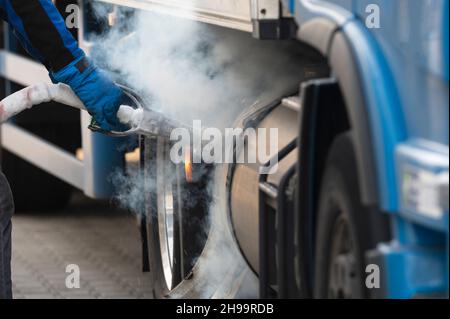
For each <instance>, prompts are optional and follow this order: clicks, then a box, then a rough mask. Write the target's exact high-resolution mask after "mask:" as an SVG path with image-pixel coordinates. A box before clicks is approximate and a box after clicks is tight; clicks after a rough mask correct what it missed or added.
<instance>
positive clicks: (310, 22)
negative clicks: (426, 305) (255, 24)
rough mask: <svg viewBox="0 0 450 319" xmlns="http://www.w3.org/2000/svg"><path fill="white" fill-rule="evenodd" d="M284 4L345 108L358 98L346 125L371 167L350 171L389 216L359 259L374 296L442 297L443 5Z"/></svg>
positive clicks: (367, 1)
mask: <svg viewBox="0 0 450 319" xmlns="http://www.w3.org/2000/svg"><path fill="white" fill-rule="evenodd" d="M285 5H286V6H288V7H289V8H290V10H291V12H292V13H293V14H294V16H295V19H296V21H297V23H298V25H299V36H300V38H301V39H302V40H303V41H306V42H307V43H309V44H311V45H313V46H314V47H316V48H317V49H318V50H320V51H321V52H322V53H323V54H324V55H325V56H327V57H328V59H329V61H330V64H331V65H332V68H333V69H334V72H335V74H334V75H335V76H336V78H337V79H338V81H339V82H340V85H341V87H342V89H343V91H344V97H345V99H346V103H347V105H352V103H353V102H352V100H354V99H355V98H356V96H357V95H361V97H360V98H359V99H358V100H357V101H354V107H355V108H357V109H355V110H353V111H351V112H353V113H354V114H355V115H354V116H351V117H352V118H353V120H354V121H355V124H356V123H357V122H358V121H359V120H357V118H358V116H361V115H360V113H361V112H364V113H365V115H362V117H363V118H366V120H367V122H365V124H364V125H363V126H361V127H359V128H358V129H357V130H358V131H359V133H358V135H360V136H364V135H365V134H367V137H368V139H367V140H365V139H364V138H361V139H360V141H358V142H357V144H358V143H360V144H361V145H359V146H357V148H359V149H360V150H361V151H360V152H361V153H362V154H361V157H360V158H361V159H362V160H363V161H365V162H366V164H367V163H370V162H371V160H370V159H369V158H367V157H366V155H364V153H365V154H367V151H365V150H364V149H366V150H367V148H366V146H367V145H364V144H366V143H370V149H371V151H370V152H371V153H372V155H373V161H372V163H373V164H368V165H365V166H364V165H358V170H359V172H360V174H359V175H360V176H365V175H366V174H364V170H367V169H373V170H374V171H375V172H376V173H375V178H374V179H373V180H371V181H367V180H365V181H362V185H364V184H366V185H367V186H366V189H370V187H371V186H373V185H376V191H372V192H370V194H366V195H363V197H364V201H366V203H376V204H377V205H378V207H379V208H380V210H381V211H382V212H383V213H387V214H389V216H390V217H389V218H390V221H391V223H390V224H391V228H392V241H391V242H389V243H383V244H380V245H378V247H377V249H376V250H374V251H371V252H369V253H368V254H367V256H366V257H367V259H368V262H369V261H372V262H374V263H380V264H382V265H383V267H382V268H383V269H384V276H385V282H386V286H387V288H386V289H385V291H384V296H385V297H390V298H411V297H420V296H433V295H435V296H439V295H440V296H448V269H449V267H448V266H449V265H448V254H449V246H448V242H449V241H448V238H449V237H448V164H449V157H448V156H449V146H448V145H449V144H448V143H449V140H448V138H449V131H448V127H449V125H448V124H449V123H448V121H449V91H448V90H449V87H448V85H449V82H448V80H449V79H448V68H449V66H448V59H449V54H448V38H449V34H448V33H449V25H448V6H449V3H448V1H447V0H435V1H408V0H405V1H390V0H335V1H332V0H330V1H322V0H292V1H285ZM343 47H346V49H343ZM343 50H347V55H346V56H344V55H342V54H341V53H340V52H339V51H342V52H343ZM349 57H350V58H351V61H350V63H349V62H348V61H346V59H348V58H349ZM343 66H345V67H343ZM349 66H351V67H350V68H349ZM355 77H356V78H355ZM352 81H355V82H358V83H359V85H353V84H351V83H350V82H352ZM345 82H347V83H345ZM346 91H347V93H346ZM362 109H364V111H362ZM357 113H358V114H359V115H358V114H357ZM360 118H361V117H360ZM368 184H369V185H368ZM362 187H363V188H364V186H362ZM362 193H363V194H364V193H365V191H364V190H363V191H362ZM375 194H376V195H375Z"/></svg>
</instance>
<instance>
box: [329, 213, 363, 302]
mask: <svg viewBox="0 0 450 319" xmlns="http://www.w3.org/2000/svg"><path fill="white" fill-rule="evenodd" d="M331 239H332V242H331V258H330V264H329V265H330V266H329V267H330V268H329V272H328V273H329V284H328V297H329V298H337V299H350V298H362V291H361V288H360V283H361V278H362V277H361V273H360V271H358V267H357V259H356V247H355V241H354V239H353V236H352V234H351V231H350V225H349V222H348V220H347V219H346V218H345V217H344V215H343V214H340V215H339V217H338V218H337V219H336V222H335V224H334V227H333V232H332V237H331Z"/></svg>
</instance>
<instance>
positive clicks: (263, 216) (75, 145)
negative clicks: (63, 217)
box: [0, 0, 449, 298]
mask: <svg viewBox="0 0 450 319" xmlns="http://www.w3.org/2000/svg"><path fill="white" fill-rule="evenodd" d="M55 4H56V5H57V6H58V8H60V10H61V12H62V14H63V15H65V16H67V15H68V14H69V13H70V12H71V11H70V10H69V11H68V10H66V9H67V8H69V6H71V5H76V6H77V8H79V10H80V11H79V16H77V19H78V21H79V22H80V23H79V25H78V28H75V29H73V32H74V34H75V35H76V36H77V37H78V41H79V44H80V46H81V47H82V48H83V49H84V50H85V51H86V52H91V49H92V48H93V46H95V43H94V42H95V41H96V39H97V37H96V36H95V35H96V34H97V35H98V34H101V33H103V32H105V31H108V30H114V28H118V27H120V25H121V23H120V22H118V20H120V19H127V17H129V16H130V15H132V14H135V13H136V12H142V11H146V12H149V13H151V14H153V15H155V16H158V17H162V18H163V19H169V18H170V19H187V20H191V21H195V22H196V23H198V24H201V25H204V27H205V28H206V29H207V30H208V32H210V33H212V34H214V35H215V37H216V38H217V39H218V41H220V40H221V39H222V38H225V37H226V39H228V40H227V41H228V42H227V45H233V43H234V42H233V41H234V39H239V40H236V42H235V46H234V47H237V48H239V43H242V41H244V42H246V41H248V42H250V41H252V43H253V42H255V43H258V44H255V45H256V46H257V48H258V50H259V51H264V50H266V49H267V48H268V47H269V46H270V50H272V49H273V48H274V47H275V48H276V47H277V46H278V45H279V46H280V47H281V46H283V50H288V51H289V52H288V54H293V55H294V56H296V57H297V59H299V61H296V62H292V63H293V66H292V70H296V71H295V72H298V74H297V77H294V79H295V80H292V83H289V85H287V86H285V87H283V88H282V89H281V90H277V91H276V92H271V94H269V96H270V98H267V99H260V100H258V102H257V103H249V105H248V106H247V107H243V109H242V110H241V111H242V112H240V113H239V115H236V116H235V121H234V127H235V128H242V129H245V128H248V127H252V128H271V127H276V128H278V130H279V143H278V149H277V150H276V152H275V153H274V154H272V155H276V156H277V158H278V159H279V165H278V170H277V172H276V173H275V174H265V173H261V171H260V168H261V166H265V165H268V164H267V163H259V165H250V164H245V163H242V162H236V163H228V164H223V165H210V164H205V163H201V164H193V163H191V162H190V159H186V160H185V162H184V163H181V164H174V163H172V162H171V161H169V160H168V158H169V153H170V146H171V141H170V140H168V139H167V138H164V137H160V136H140V137H138V138H137V141H138V143H139V147H138V152H139V167H140V168H139V174H140V176H141V177H142V179H141V180H142V181H143V184H144V185H146V186H145V187H144V188H143V190H144V192H145V196H144V197H145V200H144V202H143V203H142V205H141V207H140V208H139V209H140V210H141V211H142V212H143V214H139V222H140V223H139V225H140V227H139V229H140V232H141V235H142V247H143V266H144V267H143V268H144V270H145V271H150V272H152V273H153V275H152V281H151V282H149V283H148V284H149V285H151V286H152V287H153V290H154V294H155V297H157V298H255V297H260V298H436V297H444V298H448V269H449V263H448V260H449V259H448V256H449V221H448V214H449V213H448V202H449V199H448V192H449V168H448V166H449V139H448V136H449V131H448V127H449V123H448V118H449V114H448V111H449V108H448V107H449V87H448V85H449V82H448V81H449V73H448V69H449V65H448V62H449V54H448V38H449V24H448V23H449V22H448V12H449V10H448V9H449V1H448V0H429V1H425V0H423V1H422V0H420V1H413V0H404V1H391V0H281V1H279V0H229V1H221V0H208V1H206V0H193V1H182V0H83V1H66V0H57V1H55ZM99 4H102V5H103V8H105V10H104V11H103V12H104V14H103V15H100V16H99V15H98V14H95V13H94V9H93V7H94V6H96V5H99ZM130 32H132V30H131V31H130ZM167 32H169V33H170V30H167ZM3 37H4V38H3V44H4V45H3V48H2V49H1V50H0V61H1V62H0V73H1V76H2V78H3V80H2V82H3V83H2V89H3V92H2V94H3V95H8V94H10V93H12V92H13V91H15V90H17V89H19V88H20V87H23V86H28V85H31V84H34V83H36V82H39V81H48V76H47V73H46V71H45V69H44V68H43V67H42V66H41V65H39V64H38V63H37V62H35V61H32V60H31V59H30V58H29V57H27V56H26V53H24V52H23V51H22V50H21V49H20V48H19V46H18V45H17V41H16V40H15V39H14V37H13V36H12V35H11V32H10V31H9V30H8V28H7V26H4V27H3ZM148 41H152V39H151V38H149V39H148ZM286 43H288V44H287V45H286ZM286 46H287V48H288V49H286ZM273 62H274V63H275V62H276V61H273ZM200 63H201V62H200ZM294 63H295V64H296V63H298V64H299V65H300V66H301V67H300V68H299V69H298V70H297V68H296V67H297V64H296V66H295V67H294ZM265 68H267V64H263V63H261V65H259V66H258V69H259V70H265ZM273 83H274V84H275V83H278V80H276V79H275V78H274V79H273ZM89 122H90V117H89V115H88V114H87V113H85V112H81V114H80V113H79V111H75V110H72V109H69V108H67V107H63V106H61V105H56V104H54V103H50V104H48V105H46V106H43V107H41V108H39V110H36V111H34V110H31V111H29V112H26V113H24V114H23V115H21V116H19V117H17V118H16V119H14V120H13V121H12V122H10V123H7V124H4V125H3V126H2V129H1V145H2V148H3V153H2V165H3V170H4V171H5V174H6V175H7V176H8V177H9V179H10V181H11V184H12V188H13V191H14V193H15V197H16V203H17V206H18V208H20V209H31V208H32V209H49V208H59V207H63V206H64V205H66V204H67V201H68V199H69V197H70V193H71V191H72V190H73V189H74V188H75V189H79V190H81V191H83V192H84V193H85V194H86V195H87V196H89V197H92V198H109V197H110V196H111V195H112V193H113V187H112V185H111V182H110V180H109V176H110V174H111V172H113V171H115V170H117V169H119V170H126V166H127V161H125V160H124V159H125V158H126V154H125V151H124V150H120V148H118V145H119V144H120V143H123V140H120V139H114V138H111V137H108V136H104V135H101V134H96V133H93V132H91V131H89V130H88V129H87V127H88V125H89ZM249 147H250V146H248V145H247V144H246V145H245V147H244V150H241V151H242V152H245V149H246V148H249ZM236 152H237V153H238V152H239V151H236ZM236 156H240V154H236ZM167 172H176V174H175V178H173V177H170V178H169V177H168V173H167ZM209 185H213V187H212V189H213V190H212V191H211V187H209ZM147 186H148V187H147ZM180 194H184V195H183V196H182V195H180ZM211 206H213V207H215V209H211Z"/></svg>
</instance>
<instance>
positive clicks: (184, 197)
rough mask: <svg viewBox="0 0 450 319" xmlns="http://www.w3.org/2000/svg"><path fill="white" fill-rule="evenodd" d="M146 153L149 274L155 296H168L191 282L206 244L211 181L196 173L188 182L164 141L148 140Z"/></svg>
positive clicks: (183, 171)
mask: <svg viewBox="0 0 450 319" xmlns="http://www.w3.org/2000/svg"><path fill="white" fill-rule="evenodd" d="M143 152H144V181H145V182H144V183H145V184H146V185H145V190H146V192H147V193H148V194H149V195H148V196H146V203H145V210H146V212H147V216H146V219H147V234H148V249H149V257H150V272H151V273H152V280H153V290H154V296H155V298H167V297H169V295H170V292H171V291H172V290H173V289H175V288H176V287H177V286H178V285H180V284H181V283H182V282H183V281H185V280H189V279H190V273H191V270H192V268H193V266H194V264H195V261H196V259H197V257H198V256H199V255H200V254H201V252H202V250H203V247H204V244H205V242H206V238H207V231H208V225H207V222H206V217H207V208H208V205H209V194H208V192H207V185H206V184H205V183H206V181H207V179H204V178H201V176H195V175H194V176H193V182H187V181H186V174H185V170H184V164H180V165H176V164H174V163H173V162H172V161H171V160H170V156H169V155H170V144H169V142H168V141H167V140H165V139H163V138H158V139H146V140H145V142H144V147H143ZM194 169H195V167H194ZM204 172H205V171H202V173H201V174H203V173H204ZM194 174H195V173H194Z"/></svg>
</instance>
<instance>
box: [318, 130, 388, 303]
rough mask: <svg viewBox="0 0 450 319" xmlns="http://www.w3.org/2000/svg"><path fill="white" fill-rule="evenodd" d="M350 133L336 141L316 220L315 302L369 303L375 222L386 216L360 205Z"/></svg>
mask: <svg viewBox="0 0 450 319" xmlns="http://www.w3.org/2000/svg"><path fill="white" fill-rule="evenodd" d="M354 154H355V153H354V150H353V143H352V136H351V133H344V134H342V135H340V136H338V137H337V138H336V140H335V141H334V143H333V145H332V147H331V150H330V153H329V156H328V161H327V166H326V169H325V174H324V177H323V180H322V187H321V193H320V201H319V211H318V216H317V232H316V249H315V284H314V297H315V298H365V297H367V296H368V294H367V289H366V288H365V284H364V283H365V277H364V275H365V272H364V269H365V266H364V264H365V261H364V255H365V252H366V251H367V250H369V249H371V248H372V247H374V246H375V245H376V241H377V240H375V238H376V237H377V235H376V234H372V233H373V232H376V231H377V229H375V228H376V227H374V225H377V224H378V222H380V223H381V222H383V221H377V222H376V223H374V224H372V222H371V221H375V220H376V219H378V220H380V219H382V218H383V217H382V215H381V214H380V213H379V212H376V211H374V210H371V209H367V208H366V207H364V206H363V205H362V204H361V200H360V198H361V196H360V191H359V186H358V177H357V170H356V167H357V166H356V160H355V156H354ZM383 232H384V231H381V232H380V233H383Z"/></svg>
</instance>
